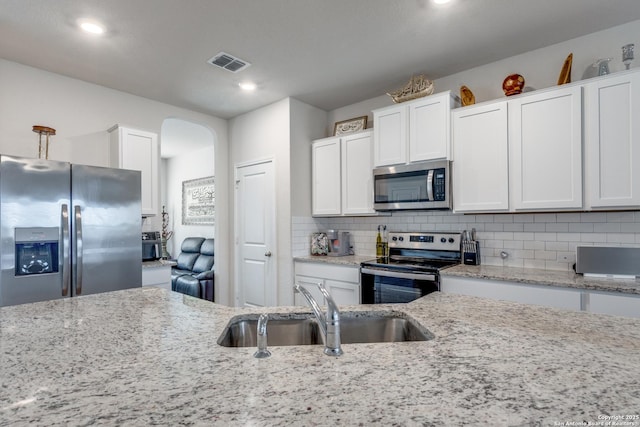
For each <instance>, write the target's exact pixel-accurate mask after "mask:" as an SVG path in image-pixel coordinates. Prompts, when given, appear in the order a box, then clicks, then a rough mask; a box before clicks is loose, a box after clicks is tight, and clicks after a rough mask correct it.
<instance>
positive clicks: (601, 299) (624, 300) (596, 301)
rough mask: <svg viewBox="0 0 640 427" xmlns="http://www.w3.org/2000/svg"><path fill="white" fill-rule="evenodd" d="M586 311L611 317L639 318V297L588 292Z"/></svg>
mask: <svg viewBox="0 0 640 427" xmlns="http://www.w3.org/2000/svg"><path fill="white" fill-rule="evenodd" d="M587 311H589V312H591V313H600V314H611V315H613V316H625V317H638V318H640V295H638V296H634V295H622V294H612V293H600V292H589V293H588V298H587Z"/></svg>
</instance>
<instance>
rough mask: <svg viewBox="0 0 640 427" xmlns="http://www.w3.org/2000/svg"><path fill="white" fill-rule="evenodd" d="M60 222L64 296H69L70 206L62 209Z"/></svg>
mask: <svg viewBox="0 0 640 427" xmlns="http://www.w3.org/2000/svg"><path fill="white" fill-rule="evenodd" d="M60 221H61V222H62V248H61V252H62V268H61V270H62V296H63V297H66V296H67V295H69V283H70V276H69V273H70V270H71V263H70V262H69V249H70V248H69V206H67V204H66V203H64V204H63V205H62V208H61V209H60Z"/></svg>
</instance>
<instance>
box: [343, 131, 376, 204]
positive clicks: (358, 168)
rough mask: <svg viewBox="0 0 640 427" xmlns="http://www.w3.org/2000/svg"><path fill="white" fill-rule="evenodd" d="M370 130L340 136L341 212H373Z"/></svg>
mask: <svg viewBox="0 0 640 427" xmlns="http://www.w3.org/2000/svg"><path fill="white" fill-rule="evenodd" d="M372 157H373V155H372V138H371V132H366V133H358V134H355V135H350V136H346V137H343V138H342V213H343V214H345V215H354V214H373V213H375V210H374V209H373V172H372V171H373V158H372Z"/></svg>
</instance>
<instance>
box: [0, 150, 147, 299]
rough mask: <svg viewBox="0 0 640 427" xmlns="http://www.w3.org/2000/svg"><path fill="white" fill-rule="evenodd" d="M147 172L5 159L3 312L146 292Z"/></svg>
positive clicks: (1, 162)
mask: <svg viewBox="0 0 640 427" xmlns="http://www.w3.org/2000/svg"><path fill="white" fill-rule="evenodd" d="M140 185H141V184H140V172H139V171H130V170H124V169H110V168H101V167H94V166H84V165H76V164H73V165H72V164H69V163H65V162H57V161H51V160H39V159H24V158H19V157H13V156H0V268H1V272H0V306H8V305H15V304H23V303H29V302H36V301H45V300H52V299H59V298H68V297H74V296H79V295H89V294H95V293H100V292H107V291H114V290H119V289H126V288H133V287H140V286H142V243H141V237H140V236H141V206H140Z"/></svg>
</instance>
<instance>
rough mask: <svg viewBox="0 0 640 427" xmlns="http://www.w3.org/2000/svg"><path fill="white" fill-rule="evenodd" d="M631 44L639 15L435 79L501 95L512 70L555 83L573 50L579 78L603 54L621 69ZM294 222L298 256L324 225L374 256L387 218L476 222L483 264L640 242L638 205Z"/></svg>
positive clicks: (556, 266) (526, 261) (446, 227)
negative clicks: (633, 207)
mask: <svg viewBox="0 0 640 427" xmlns="http://www.w3.org/2000/svg"><path fill="white" fill-rule="evenodd" d="M627 43H635V44H636V46H639V45H640V21H634V22H631V23H629V24H625V25H621V26H618V27H614V28H611V29H608V30H605V31H600V32H597V33H593V34H590V35H587V36H584V37H580V38H577V39H573V40H569V41H566V42H563V43H559V44H556V45H553V46H549V47H546V48H543V49H538V50H535V51H531V52H527V53H525V54H522V55H518V56H514V57H511V58H507V59H504V60H502V61H498V62H494V63H491V64H487V65H484V66H481V67H477V68H474V69H471V70H467V71H464V72H461V73H457V74H455V75H452V76H448V77H445V78H442V79H438V80H436V81H435V88H436V90H435V91H436V92H442V91H446V90H451V91H453V92H454V93H456V94H457V93H458V91H459V88H460V86H461V85H463V84H464V85H467V86H468V87H469V88H471V90H472V91H473V92H474V94H475V97H476V102H478V103H479V102H483V101H488V100H492V99H500V98H504V93H503V92H502V81H503V80H504V78H505V77H506V76H507V75H509V74H512V73H519V74H522V75H523V76H524V77H525V80H526V85H527V86H530V87H533V88H536V89H543V88H545V87H550V86H554V85H556V83H557V79H558V76H559V74H560V69H561V68H562V65H563V63H564V60H565V58H566V57H567V55H568V54H569V53H571V52H573V67H572V70H573V71H572V81H574V82H575V81H578V80H581V79H582V77H583V74H584V72H585V70H587V69H588V68H589V66H590V64H592V63H593V62H595V61H596V60H597V59H599V58H607V57H610V58H613V60H612V61H611V63H610V69H611V72H615V71H619V70H622V69H623V68H624V66H623V64H622V62H621V47H622V46H623V45H625V44H627ZM638 61H639V60H636V61H635V62H634V63H632V66H633V68H635V67H638V66H640V63H639V62H638ZM389 89H394V88H389ZM391 104H392V101H391V99H390V98H389V97H388V96H386V95H383V96H379V97H376V98H372V99H369V100H365V101H362V102H359V103H356V104H352V105H347V106H345V107H342V108H339V109H336V110H333V111H330V112H329V114H328V122H327V124H326V131H327V132H330V129H333V124H334V123H335V122H336V121H339V120H345V119H348V118H350V117H358V116H362V115H365V114H368V115H369V120H371V118H372V116H371V110H372V109H376V108H380V107H385V106H388V105H391ZM373 125H375V124H373ZM454 185H455V183H454ZM293 224H294V225H293V235H294V241H293V254H294V256H297V255H307V254H308V253H309V235H310V233H312V232H314V231H321V230H325V229H339V230H344V231H350V232H351V239H352V245H353V247H354V250H355V253H356V254H358V255H372V254H374V253H375V236H376V229H377V225H378V224H387V225H388V229H389V230H391V231H462V230H465V229H467V230H470V229H471V228H472V227H475V228H476V229H477V231H478V238H479V239H480V240H481V246H482V262H483V263H484V264H489V265H500V266H502V265H503V266H511V267H526V268H540V269H547V270H570V269H571V267H572V265H573V263H574V262H575V248H576V246H578V245H614V246H615V245H624V246H629V245H630V246H638V245H640V211H635V212H576V213H540V214H496V215H462V214H453V213H451V212H442V211H428V212H420V211H409V212H395V213H393V215H392V216H391V217H381V218H357V217H356V218H321V219H316V218H311V217H308V216H296V217H294V218H293ZM503 251H504V252H506V253H508V255H509V256H508V258H507V259H505V260H503V259H502V258H501V257H500V253H501V252H503Z"/></svg>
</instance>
